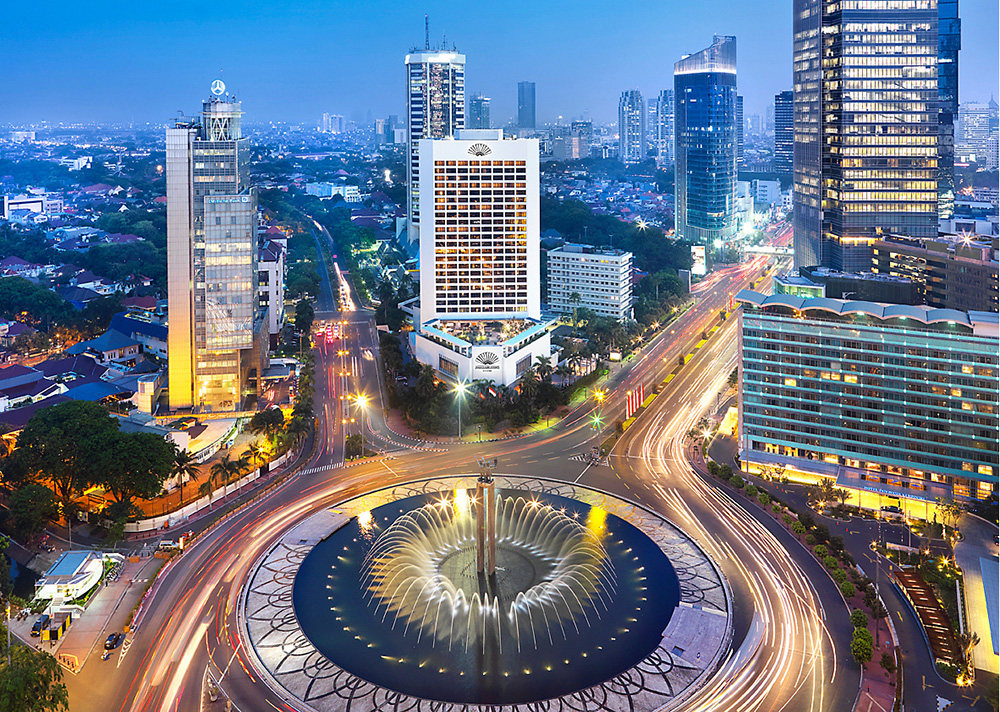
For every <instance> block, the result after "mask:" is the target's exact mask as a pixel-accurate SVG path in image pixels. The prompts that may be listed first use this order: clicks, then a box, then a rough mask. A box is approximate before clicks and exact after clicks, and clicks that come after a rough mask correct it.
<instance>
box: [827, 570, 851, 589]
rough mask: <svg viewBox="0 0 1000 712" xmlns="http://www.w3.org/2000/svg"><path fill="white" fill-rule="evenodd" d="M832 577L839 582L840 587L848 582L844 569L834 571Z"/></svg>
mask: <svg viewBox="0 0 1000 712" xmlns="http://www.w3.org/2000/svg"><path fill="white" fill-rule="evenodd" d="M830 576H832V577H833V580H834V581H836V582H837V585H838V586H840V585H842V584H843V583H844V582H845V581H846V580H847V572H846V571H844V570H843V569H837V570H836V571H833V572H832V573H831V574H830Z"/></svg>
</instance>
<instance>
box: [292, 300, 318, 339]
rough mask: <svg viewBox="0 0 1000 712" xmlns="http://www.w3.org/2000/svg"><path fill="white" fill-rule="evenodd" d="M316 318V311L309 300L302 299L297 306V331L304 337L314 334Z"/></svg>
mask: <svg viewBox="0 0 1000 712" xmlns="http://www.w3.org/2000/svg"><path fill="white" fill-rule="evenodd" d="M315 318H316V310H315V309H313V305H312V302H311V301H309V299H300V300H299V301H298V303H296V305H295V329H296V331H298V332H299V333H300V334H302V335H303V336H308V335H309V334H311V333H312V325H313V320H314V319H315Z"/></svg>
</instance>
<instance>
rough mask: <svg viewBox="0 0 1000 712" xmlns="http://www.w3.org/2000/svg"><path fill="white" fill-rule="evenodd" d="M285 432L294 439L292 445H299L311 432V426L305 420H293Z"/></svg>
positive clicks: (289, 422)
mask: <svg viewBox="0 0 1000 712" xmlns="http://www.w3.org/2000/svg"><path fill="white" fill-rule="evenodd" d="M285 432H287V433H288V435H289V436H290V437H291V438H292V443H294V444H295V445H298V444H299V443H300V442H302V438H304V437H305V436H306V433H308V432H309V424H308V423H307V422H306V420H305V418H292V419H291V420H289V421H288V425H287V426H286V428H285Z"/></svg>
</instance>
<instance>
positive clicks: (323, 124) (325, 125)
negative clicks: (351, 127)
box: [319, 114, 333, 133]
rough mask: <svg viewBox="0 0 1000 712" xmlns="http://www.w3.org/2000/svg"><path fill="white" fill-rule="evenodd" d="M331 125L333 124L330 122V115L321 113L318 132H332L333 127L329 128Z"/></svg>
mask: <svg viewBox="0 0 1000 712" xmlns="http://www.w3.org/2000/svg"><path fill="white" fill-rule="evenodd" d="M332 126H333V124H332V121H331V118H330V115H329V114H323V118H322V120H321V121H320V123H319V132H320V133H332V132H333V129H332V128H331V127H332Z"/></svg>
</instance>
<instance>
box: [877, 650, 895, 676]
mask: <svg viewBox="0 0 1000 712" xmlns="http://www.w3.org/2000/svg"><path fill="white" fill-rule="evenodd" d="M878 664H879V665H881V666H882V669H883V670H885V671H886V672H887V673H889V674H890V675H892V674H893V673H894V672H896V656H895V655H893V654H892V653H889V652H886V653H882V659H881V660H879V661H878Z"/></svg>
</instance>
